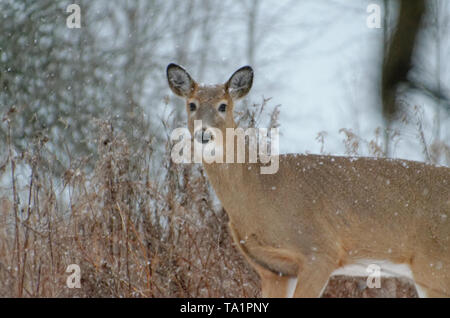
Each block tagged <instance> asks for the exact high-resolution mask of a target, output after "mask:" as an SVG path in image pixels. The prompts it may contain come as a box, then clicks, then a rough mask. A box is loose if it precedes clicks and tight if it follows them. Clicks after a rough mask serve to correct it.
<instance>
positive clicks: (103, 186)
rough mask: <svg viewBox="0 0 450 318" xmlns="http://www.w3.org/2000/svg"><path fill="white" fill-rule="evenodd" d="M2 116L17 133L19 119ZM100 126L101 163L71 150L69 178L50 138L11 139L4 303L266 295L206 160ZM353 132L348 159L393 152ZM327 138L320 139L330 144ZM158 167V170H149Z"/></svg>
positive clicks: (342, 281)
mask: <svg viewBox="0 0 450 318" xmlns="http://www.w3.org/2000/svg"><path fill="white" fill-rule="evenodd" d="M267 103H268V100H264V101H263V102H262V104H261V105H253V106H249V107H246V108H245V109H246V111H244V112H242V113H240V124H241V126H244V127H254V126H257V125H258V122H260V121H261V120H262V117H264V116H263V115H262V114H263V113H264V112H263V111H264V108H265V107H267ZM268 113H269V117H268V124H269V125H270V126H271V127H276V126H277V125H278V115H279V108H278V106H277V107H275V108H272V109H270V110H269V111H268ZM3 115H4V116H3V124H5V125H7V126H8V129H9V131H10V134H11V132H12V131H13V130H14V121H15V118H14V116H17V115H18V114H17V112H15V111H12V110H11V111H10V112H7V113H5V114H3ZM171 125H173V124H172V123H169V122H166V123H165V125H164V126H165V127H167V128H168V129H170V127H171ZM95 126H96V127H97V131H96V133H95V138H93V139H92V140H91V142H93V143H95V144H96V146H97V155H96V157H95V160H94V161H95V163H94V168H93V169H89V168H88V166H87V162H88V161H89V160H92V158H85V157H77V156H76V155H73V154H72V155H70V156H69V158H70V160H69V164H67V166H66V167H65V171H64V173H63V174H60V175H58V174H55V173H54V171H53V167H54V165H55V162H56V161H57V160H58V158H57V156H56V155H55V154H53V153H52V151H51V149H52V148H51V146H49V143H48V141H49V137H47V136H45V135H44V134H40V135H38V136H36V137H35V138H34V139H33V140H30V141H29V146H28V148H27V150H26V151H22V152H21V151H19V150H18V149H16V148H15V147H14V146H13V145H12V143H11V142H10V141H9V140H7V141H6V146H5V148H3V150H4V151H3V154H2V156H0V181H2V183H0V297H257V296H260V289H259V279H258V277H257V275H256V274H255V272H254V271H253V270H252V269H251V268H250V267H249V266H248V264H247V263H246V262H245V261H244V259H243V257H242V256H241V255H240V254H239V253H238V252H237V250H236V248H235V247H234V246H233V243H232V241H231V239H230V236H229V234H228V231H227V216H226V213H225V211H224V210H223V209H222V208H221V207H220V204H218V201H217V199H216V198H215V196H214V194H213V191H212V189H211V188H210V186H209V184H208V182H207V178H206V175H205V173H204V171H203V169H202V167H201V165H195V164H185V165H183V164H181V165H176V164H173V163H172V161H171V160H170V156H169V154H170V150H171V147H172V145H171V142H170V140H169V139H167V140H166V141H165V144H164V147H165V151H164V157H163V158H162V160H161V158H159V159H158V158H157V156H156V155H155V153H154V151H153V148H152V147H151V146H149V145H147V144H146V143H145V142H144V141H142V144H143V146H142V147H141V148H140V151H139V152H136V151H135V150H133V149H134V148H132V147H130V141H129V139H128V138H127V137H126V136H125V135H124V134H122V133H121V132H120V130H119V129H116V128H115V125H114V121H113V120H112V119H107V120H97V121H96V122H95ZM342 132H343V133H345V136H346V138H345V140H344V144H345V145H346V147H347V152H348V154H358V152H359V151H360V147H361V145H362V144H365V145H366V146H367V147H368V148H369V149H372V153H373V154H375V155H377V156H383V155H384V154H383V150H382V149H383V147H382V145H381V144H380V142H379V140H381V139H377V138H375V139H374V140H372V141H369V142H366V141H364V140H362V139H361V138H360V137H358V136H357V135H356V134H354V133H352V132H351V131H350V130H342ZM325 136H326V133H325V132H322V133H321V135H320V137H319V138H318V140H319V142H322V145H323V143H324V140H325ZM437 142H439V143H441V144H439V145H438V144H436V145H431V146H428V145H424V147H425V146H426V147H427V148H426V149H427V152H428V155H429V158H431V159H432V158H437V157H438V156H439V158H441V156H443V155H444V156H447V160H449V159H448V158H450V156H449V153H450V152H449V149H450V148H449V145H447V144H445V143H444V142H442V141H437ZM322 149H323V147H322ZM424 149H425V148H424ZM155 161H156V165H157V166H158V169H157V173H155V172H152V170H151V169H150V167H151V166H152V164H153V165H154V164H155ZM447 162H450V160H449V161H447ZM59 165H60V163H59ZM69 264H77V265H79V266H80V269H81V288H79V289H76V288H75V289H71V288H68V287H67V285H66V280H67V277H68V276H69V274H70V273H66V269H67V267H68V265H69ZM355 284H356V285H357V286H360V285H361V284H360V283H356V282H354V281H352V280H348V279H346V278H338V280H336V279H332V280H331V283H330V285H329V287H328V288H327V289H326V290H325V294H324V296H364V292H366V291H367V290H366V291H364V289H361V290H359V289H358V290H357V289H355V287H354V286H355ZM402 284H403V283H402ZM347 285H348V286H347ZM390 285H392V286H394V287H395V286H400V285H398V284H397V285H396V283H395V282H394V283H391V284H390ZM402 286H403V285H402ZM399 288H400V287H399ZM401 288H404V286H403V287H401ZM407 293H409V294H407ZM407 293H403V294H401V293H400V294H399V295H400V296H401V295H410V294H411V293H412V292H411V288H410V289H409V291H407ZM412 294H413V293H412ZM368 295H370V296H374V295H375V296H376V295H377V294H376V293H375V294H374V292H373V291H371V293H369V294H368ZM380 295H384V296H389V295H390V296H393V295H394V294H392V293H390V294H389V293H387V294H386V291H384V294H383V293H381V294H380ZM395 295H397V294H395Z"/></svg>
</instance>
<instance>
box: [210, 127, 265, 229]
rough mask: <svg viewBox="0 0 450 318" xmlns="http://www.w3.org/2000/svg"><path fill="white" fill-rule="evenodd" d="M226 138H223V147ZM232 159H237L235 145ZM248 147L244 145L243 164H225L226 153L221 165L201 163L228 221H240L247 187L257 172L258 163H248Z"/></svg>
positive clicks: (246, 198)
mask: <svg viewBox="0 0 450 318" xmlns="http://www.w3.org/2000/svg"><path fill="white" fill-rule="evenodd" d="M225 144H227V143H226V137H225V136H224V145H225ZM233 150H234V158H235V161H236V159H237V152H238V150H237V145H236V144H235V145H234V149H233ZM248 155H249V154H248V145H245V162H244V163H236V162H233V163H227V162H226V153H225V151H224V153H223V156H224V157H223V163H206V162H203V166H204V168H205V171H206V174H207V175H208V179H209V181H210V183H211V185H212V187H213V188H214V191H215V193H216V195H217V196H218V198H219V200H220V202H221V203H222V206H223V207H224V209H225V210H226V212H227V214H228V216H229V218H230V221H232V222H233V220H236V219H237V218H239V219H240V220H241V219H242V217H243V215H242V211H241V210H242V207H243V206H245V203H246V201H247V200H248V197H247V193H248V191H249V185H250V184H252V183H253V182H254V181H255V180H253V179H254V178H255V177H254V173H255V172H256V171H259V163H248V159H249V156H248Z"/></svg>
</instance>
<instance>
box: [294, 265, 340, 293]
mask: <svg viewBox="0 0 450 318" xmlns="http://www.w3.org/2000/svg"><path fill="white" fill-rule="evenodd" d="M333 270H334V268H333V267H332V266H329V265H327V264H323V263H322V264H321V263H320V262H315V263H314V264H312V265H307V266H304V267H303V268H302V269H301V270H300V271H299V273H298V276H297V287H296V288H295V292H294V297H296V298H297V297H299V298H300V297H302V298H303V297H305V298H313V297H320V296H321V295H322V292H323V291H324V290H325V287H326V285H327V284H328V280H329V278H330V275H331V273H332V272H333Z"/></svg>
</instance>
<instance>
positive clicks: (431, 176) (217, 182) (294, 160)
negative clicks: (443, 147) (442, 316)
mask: <svg viewBox="0 0 450 318" xmlns="http://www.w3.org/2000/svg"><path fill="white" fill-rule="evenodd" d="M167 78H168V82H169V86H170V88H171V89H172V91H173V92H174V93H175V94H176V95H178V96H181V97H183V98H184V99H185V100H186V110H187V114H188V128H189V130H190V132H191V135H192V136H195V137H196V138H199V139H200V141H201V142H203V143H208V142H214V138H213V135H212V134H207V133H206V131H205V130H202V131H200V132H198V131H194V120H201V121H202V122H203V126H204V127H215V128H218V129H219V130H220V131H221V132H223V136H225V135H226V133H225V130H226V128H236V124H235V121H234V118H233V106H234V102H235V101H236V100H237V99H239V98H241V97H243V96H245V95H246V94H247V93H248V92H249V90H250V88H251V86H252V81H253V70H252V69H251V68H250V67H249V66H246V67H243V68H240V69H239V70H237V71H236V72H235V73H234V74H233V75H232V76H231V78H230V79H229V80H228V81H227V82H226V83H225V84H220V85H214V86H206V85H199V84H197V83H196V82H195V81H194V80H193V79H192V78H191V76H190V75H189V74H188V73H187V72H186V71H185V70H184V69H183V68H182V67H180V66H178V65H175V64H170V65H169V66H168V67H167ZM235 148H236V147H235ZM278 159H279V170H278V172H277V173H275V174H261V173H260V170H259V169H252V167H254V166H258V165H260V163H256V164H251V163H234V164H226V163H223V164H221V163H210V164H207V163H204V167H205V170H206V173H207V175H208V178H209V181H210V182H211V184H212V186H213V188H214V190H215V192H216V194H217V196H218V198H219V199H220V201H221V203H222V205H223V207H224V209H225V210H226V212H227V213H228V216H229V220H230V223H229V226H230V231H231V234H232V236H233V239H234V242H235V243H236V245H237V246H239V249H240V250H241V252H242V253H243V254H244V255H245V256H246V258H247V260H248V262H249V263H250V264H251V265H252V266H253V267H254V268H255V269H256V271H257V272H258V274H259V275H260V277H261V284H262V294H263V296H273V297H285V296H294V297H318V296H320V295H321V292H322V291H323V289H324V287H325V286H326V284H327V282H328V279H329V277H330V275H332V274H333V273H336V270H339V269H340V268H348V267H349V265H352V264H370V263H373V264H379V265H380V266H381V271H382V272H383V271H384V270H385V268H384V266H387V265H388V264H391V265H395V264H403V265H406V266H403V267H402V268H406V269H408V271H409V273H410V274H411V276H412V278H413V279H414V282H415V284H416V286H417V287H418V291H419V294H422V293H424V294H425V295H426V296H431V297H449V296H450V169H449V168H446V167H436V166H432V165H427V164H424V163H420V162H413V161H406V160H392V159H381V158H364V157H358V158H355V157H353V158H350V157H336V156H321V155H296V154H286V155H280V156H279V158H278ZM366 274H367V273H366ZM422 295H423V294H422Z"/></svg>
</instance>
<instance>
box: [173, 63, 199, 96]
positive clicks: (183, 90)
mask: <svg viewBox="0 0 450 318" xmlns="http://www.w3.org/2000/svg"><path fill="white" fill-rule="evenodd" d="M166 73H167V81H168V82H169V87H170V89H171V90H172V92H174V93H175V94H177V95H178V96H181V97H188V96H189V95H190V93H191V92H192V90H193V89H194V86H195V82H194V80H193V79H192V78H191V76H190V75H189V73H188V72H186V70H185V69H184V68H182V67H181V66H179V65H177V64H174V63H171V64H169V65H168V66H167V72H166Z"/></svg>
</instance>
